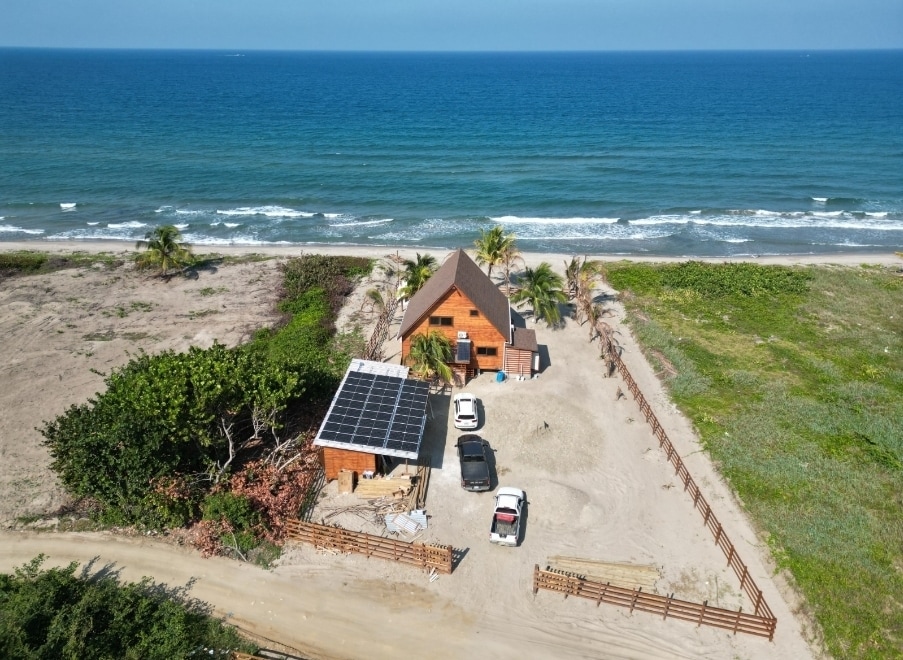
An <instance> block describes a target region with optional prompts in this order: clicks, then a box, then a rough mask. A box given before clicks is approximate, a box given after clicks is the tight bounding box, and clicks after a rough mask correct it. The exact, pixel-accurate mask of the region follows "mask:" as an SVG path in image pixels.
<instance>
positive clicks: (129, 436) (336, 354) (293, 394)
mask: <svg viewBox="0 0 903 660" xmlns="http://www.w3.org/2000/svg"><path fill="white" fill-rule="evenodd" d="M369 267H370V262H369V261H368V260H365V259H348V258H332V257H322V256H319V255H309V256H306V257H303V258H301V259H297V260H291V261H289V262H288V263H287V264H286V265H285V268H284V286H283V291H284V294H285V297H284V298H283V299H282V301H281V302H280V303H279V305H280V309H281V310H282V311H283V312H284V313H285V314H286V315H287V321H286V322H285V323H284V325H282V327H280V328H278V329H273V330H269V329H268V330H261V331H259V332H258V333H256V335H255V338H254V340H253V341H252V342H251V343H249V344H247V345H244V346H241V347H237V348H226V347H225V346H222V345H219V344H214V346H212V347H211V348H209V349H200V348H191V349H189V350H188V351H187V352H185V353H175V352H173V351H165V352H163V353H160V354H157V355H147V354H143V353H142V354H139V355H138V356H136V357H135V358H133V359H132V360H131V361H130V362H129V363H128V364H126V365H125V366H123V367H122V368H120V369H116V370H114V371H113V372H112V373H111V374H110V375H109V376H108V377H107V378H106V381H105V384H106V389H105V391H104V392H103V393H101V394H98V395H97V396H96V397H95V398H93V399H91V400H89V401H88V402H87V403H84V404H81V405H75V406H72V407H71V408H69V410H67V411H66V412H65V414H63V415H61V416H59V417H57V418H56V419H55V420H53V421H51V422H47V423H45V424H44V426H43V428H42V429H41V432H42V433H43V435H44V437H45V445H46V446H47V447H48V449H49V451H50V454H51V457H52V464H51V467H52V468H53V469H54V470H55V471H56V472H57V473H58V474H59V476H60V479H61V481H62V483H63V484H64V486H65V487H66V488H67V489H68V490H69V491H70V492H71V493H72V494H74V495H76V496H81V497H89V498H91V499H93V500H95V501H96V502H98V503H99V504H100V505H101V509H102V511H101V518H102V519H103V520H105V521H107V522H111V523H137V524H140V525H144V526H147V527H151V528H165V527H175V526H181V525H184V524H186V523H188V522H190V521H193V520H197V517H198V516H199V515H200V513H201V512H202V510H204V511H206V510H208V509H209V508H210V507H211V506H213V503H211V502H209V501H206V500H205V496H206V494H207V493H208V492H210V489H211V488H213V487H215V486H217V485H219V484H222V483H223V482H224V481H225V480H226V479H227V478H228V477H229V475H230V474H232V473H233V472H234V471H235V470H236V469H238V468H240V467H241V465H242V464H244V463H246V462H247V461H252V460H258V459H261V458H264V459H266V457H267V456H268V455H269V456H272V457H275V456H276V454H277V453H278V452H281V451H283V449H279V450H278V452H277V451H276V448H278V447H281V445H280V444H279V443H282V442H285V441H286V440H287V439H288V438H290V437H292V436H293V434H298V433H300V432H302V431H304V430H305V429H303V428H296V427H297V426H298V425H299V424H309V423H310V420H309V419H308V418H309V415H308V414H306V412H305V411H309V410H317V409H319V407H320V401H321V399H323V398H324V397H325V398H326V400H328V397H330V396H331V395H332V393H333V392H334V389H335V386H336V384H337V383H338V381H339V379H340V377H341V374H342V373H343V372H344V370H345V369H346V368H347V365H348V361H349V360H350V355H349V354H348V353H347V352H345V351H343V350H339V349H337V347H336V343H335V342H334V339H333V335H334V329H333V328H334V318H335V313H336V312H337V309H338V308H337V307H335V305H336V304H339V305H340V304H341V302H342V301H343V300H344V297H345V296H346V295H348V293H349V292H350V291H351V288H352V287H353V281H352V279H353V278H354V277H356V276H357V275H359V274H360V273H362V272H365V271H366V270H367V269H369ZM293 425H294V426H293ZM280 456H281V454H280ZM274 460H276V459H274ZM216 501H217V500H214V502H216ZM222 503H223V502H219V504H222ZM234 504H235V503H234V502H233V505H234ZM220 518H225V519H226V520H227V521H228V522H229V523H230V524H232V525H233V527H235V529H237V530H239V532H241V533H245V532H249V533H250V531H251V530H252V528H254V527H255V526H254V525H253V524H249V525H238V526H236V525H235V523H236V522H237V521H233V520H232V518H231V517H230V516H228V515H227V516H220Z"/></svg>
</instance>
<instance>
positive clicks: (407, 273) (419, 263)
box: [399, 252, 439, 298]
mask: <svg viewBox="0 0 903 660" xmlns="http://www.w3.org/2000/svg"><path fill="white" fill-rule="evenodd" d="M403 264H404V278H405V285H404V286H403V287H402V288H401V289H400V290H399V293H401V294H402V295H403V296H404V297H405V298H411V297H412V296H413V295H414V294H415V293H417V292H418V291H420V289H421V288H423V285H424V284H426V281H427V280H428V279H430V278H431V277H432V276H433V273H435V272H436V270H437V269H438V268H439V263H438V262H437V261H436V257H434V256H432V255H431V254H424V255H422V256H421V254H420V253H419V252H418V253H417V259H405V260H404V262H403Z"/></svg>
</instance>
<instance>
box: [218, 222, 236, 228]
mask: <svg viewBox="0 0 903 660" xmlns="http://www.w3.org/2000/svg"><path fill="white" fill-rule="evenodd" d="M216 224H219V223H216ZM223 227H228V228H229V229H235V228H236V227H241V223H240V222H224V223H223Z"/></svg>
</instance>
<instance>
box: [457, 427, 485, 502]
mask: <svg viewBox="0 0 903 660" xmlns="http://www.w3.org/2000/svg"><path fill="white" fill-rule="evenodd" d="M457 447H458V460H459V461H460V462H461V486H462V487H463V488H464V489H465V490H473V491H481V490H489V486H490V483H489V482H490V479H489V462H488V461H487V460H486V452H487V451H489V443H488V442H486V441H485V440H483V438H481V437H480V436H478V435H471V434H468V435H462V436H461V437H460V438H458V445H457Z"/></svg>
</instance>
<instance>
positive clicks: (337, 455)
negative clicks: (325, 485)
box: [320, 447, 376, 481]
mask: <svg viewBox="0 0 903 660" xmlns="http://www.w3.org/2000/svg"><path fill="white" fill-rule="evenodd" d="M320 463H321V464H322V465H323V471H324V472H325V473H326V481H332V480H333V479H338V478H339V472H341V471H342V470H353V471H354V472H357V474H358V476H360V474H361V473H362V472H364V470H373V471H374V472H375V471H376V454H365V453H364V452H362V451H348V450H347V449H336V448H334V447H323V448H322V449H320Z"/></svg>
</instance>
